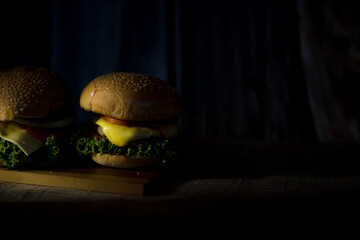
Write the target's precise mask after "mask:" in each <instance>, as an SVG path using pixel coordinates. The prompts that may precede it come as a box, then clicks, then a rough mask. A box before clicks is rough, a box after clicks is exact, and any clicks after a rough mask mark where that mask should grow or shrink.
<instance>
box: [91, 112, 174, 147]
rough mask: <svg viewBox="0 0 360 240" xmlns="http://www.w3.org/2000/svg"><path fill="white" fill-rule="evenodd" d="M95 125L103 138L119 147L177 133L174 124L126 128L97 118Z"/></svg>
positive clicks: (168, 136)
mask: <svg viewBox="0 0 360 240" xmlns="http://www.w3.org/2000/svg"><path fill="white" fill-rule="evenodd" d="M95 123H96V124H97V125H99V126H100V127H102V129H103V131H104V134H105V136H106V137H107V138H108V139H109V141H110V142H112V143H113V144H115V145H117V146H120V147H123V146H125V145H127V144H129V143H130V142H132V141H136V140H140V139H147V138H150V137H157V136H164V137H165V138H170V137H172V136H174V135H175V134H176V133H177V132H178V128H177V125H176V124H174V123H168V124H154V125H151V126H150V127H128V126H124V125H117V124H112V123H110V122H108V121H106V120H104V119H103V118H99V119H98V120H97V121H96V122H95Z"/></svg>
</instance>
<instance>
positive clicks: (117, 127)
mask: <svg viewBox="0 0 360 240" xmlns="http://www.w3.org/2000/svg"><path fill="white" fill-rule="evenodd" d="M80 107H81V108H83V109H84V110H86V111H91V112H94V113H95V115H94V119H93V121H92V124H91V126H90V127H89V128H88V130H87V131H83V132H82V134H80V135H79V133H78V136H76V137H75V138H73V140H72V141H71V142H72V144H74V145H75V148H76V150H77V152H78V154H80V155H90V156H91V158H92V160H93V161H95V162H96V163H98V164H100V165H104V166H109V167H117V168H137V167H143V166H149V165H155V164H158V165H167V164H168V163H169V162H171V161H173V160H174V159H176V156H177V148H176V142H177V141H176V136H177V133H178V126H177V117H178V116H179V115H180V113H181V112H182V104H181V100H180V96H179V94H178V93H177V92H176V90H175V88H174V87H172V86H171V85H170V84H169V83H167V82H165V81H162V80H160V79H158V78H156V77H153V76H147V75H144V74H137V73H121V72H115V73H110V74H106V75H102V76H100V77H97V78H95V79H94V80H92V81H91V82H90V83H89V84H88V85H87V86H86V87H85V88H84V90H83V91H82V93H81V96H80Z"/></svg>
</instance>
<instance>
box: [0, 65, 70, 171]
mask: <svg viewBox="0 0 360 240" xmlns="http://www.w3.org/2000/svg"><path fill="white" fill-rule="evenodd" d="M74 120H75V114H74V112H73V111H72V110H71V109H70V92H69V90H68V88H67V86H66V85H65V83H64V81H63V80H62V79H61V77H60V76H59V75H58V74H56V73H55V72H53V71H51V70H49V69H46V68H38V67H27V66H24V67H15V68H11V69H6V70H2V71H0V166H1V165H2V166H5V167H8V168H48V167H51V168H52V167H54V166H55V165H57V164H58V163H59V160H60V155H61V153H62V152H64V149H62V146H61V142H62V139H63V136H64V135H65V134H64V129H65V128H66V127H68V126H70V125H71V124H72V123H73V122H74Z"/></svg>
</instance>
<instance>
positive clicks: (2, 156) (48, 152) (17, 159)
mask: <svg viewBox="0 0 360 240" xmlns="http://www.w3.org/2000/svg"><path fill="white" fill-rule="evenodd" d="M60 145H61V144H60V143H59V141H58V139H57V138H56V137H55V136H53V135H51V136H49V137H48V138H47V140H46V142H45V144H44V146H43V147H42V148H40V149H38V150H37V151H36V152H34V153H33V154H31V155H30V156H26V154H25V153H24V152H23V151H22V150H21V149H20V148H19V147H18V146H17V145H15V144H14V143H12V142H9V141H6V140H4V139H2V138H0V161H1V162H2V164H3V165H4V166H5V167H8V168H40V169H43V168H52V167H55V165H57V163H58V160H59V159H60V155H61V154H60V153H61V146H60Z"/></svg>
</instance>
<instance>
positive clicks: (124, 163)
mask: <svg viewBox="0 0 360 240" xmlns="http://www.w3.org/2000/svg"><path fill="white" fill-rule="evenodd" d="M91 158H92V160H94V162H96V163H98V164H100V165H104V166H108V167H114V168H137V167H143V166H149V165H153V164H155V163H157V162H158V160H157V159H155V158H145V157H134V156H124V155H111V154H100V153H95V154H92V155H91Z"/></svg>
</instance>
